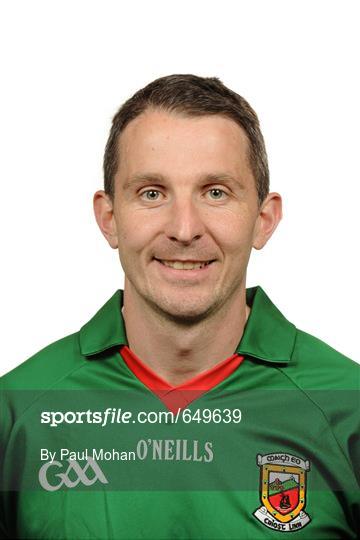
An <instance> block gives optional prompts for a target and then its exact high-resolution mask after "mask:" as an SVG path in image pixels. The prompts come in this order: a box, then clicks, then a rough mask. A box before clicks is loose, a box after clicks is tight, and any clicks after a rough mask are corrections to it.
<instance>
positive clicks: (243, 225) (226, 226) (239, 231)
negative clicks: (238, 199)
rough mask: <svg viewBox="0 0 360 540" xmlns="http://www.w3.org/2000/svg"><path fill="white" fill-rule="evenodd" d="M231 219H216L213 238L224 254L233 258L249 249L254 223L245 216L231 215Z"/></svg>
mask: <svg viewBox="0 0 360 540" xmlns="http://www.w3.org/2000/svg"><path fill="white" fill-rule="evenodd" d="M231 217H232V219H229V220H227V219H218V220H217V222H216V227H213V231H214V238H215V240H216V241H217V242H218V244H219V245H220V246H222V248H223V250H224V253H225V254H230V255H233V256H235V257H238V256H241V254H242V253H247V252H248V251H249V250H250V249H251V245H252V238H253V233H254V223H253V221H252V220H250V219H249V218H248V216H246V215H239V214H238V215H235V216H234V215H233V216H231Z"/></svg>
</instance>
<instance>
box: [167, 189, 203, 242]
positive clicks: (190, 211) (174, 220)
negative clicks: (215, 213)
mask: <svg viewBox="0 0 360 540" xmlns="http://www.w3.org/2000/svg"><path fill="white" fill-rule="evenodd" d="M204 231H205V225H204V222H203V220H202V217H201V213H200V210H199V208H197V207H196V205H195V204H194V201H193V200H191V199H190V198H189V199H186V200H184V198H183V199H182V200H181V201H180V200H177V201H176V202H174V204H173V205H172V206H171V209H170V214H169V218H168V221H167V226H166V235H167V236H168V238H169V239H170V240H172V241H174V242H175V241H177V242H181V243H183V244H191V242H193V241H194V240H198V239H199V238H201V236H202V235H203V234H204Z"/></svg>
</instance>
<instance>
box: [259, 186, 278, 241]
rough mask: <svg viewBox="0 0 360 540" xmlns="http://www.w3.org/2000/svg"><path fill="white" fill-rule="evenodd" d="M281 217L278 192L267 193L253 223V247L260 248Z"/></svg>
mask: <svg viewBox="0 0 360 540" xmlns="http://www.w3.org/2000/svg"><path fill="white" fill-rule="evenodd" d="M281 218H282V200H281V196H280V195H279V193H269V194H268V196H267V197H266V199H265V200H264V201H263V203H262V205H261V207H260V211H259V215H258V217H257V220H256V224H255V232H254V238H253V247H254V248H255V249H262V248H263V247H264V246H265V244H266V243H267V241H268V240H269V238H270V237H271V235H272V233H273V232H274V231H275V229H276V227H277V226H278V224H279V222H280V220H281Z"/></svg>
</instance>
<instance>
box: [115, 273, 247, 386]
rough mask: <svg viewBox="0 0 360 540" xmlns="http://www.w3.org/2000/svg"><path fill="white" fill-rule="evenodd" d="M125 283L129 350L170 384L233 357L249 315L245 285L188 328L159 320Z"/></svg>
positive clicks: (124, 312) (181, 381) (166, 320)
mask: <svg viewBox="0 0 360 540" xmlns="http://www.w3.org/2000/svg"><path fill="white" fill-rule="evenodd" d="M127 284H128V282H127V280H125V289H124V307H123V310H122V312H123V317H124V320H125V327H126V335H127V340H128V344H129V348H130V349H131V350H132V351H133V352H134V353H135V354H136V356H138V357H139V358H140V359H141V360H142V361H143V362H144V363H145V364H147V365H148V366H149V367H150V368H151V369H152V370H153V371H155V373H156V374H157V375H159V376H160V377H162V378H163V379H165V380H166V381H167V382H169V383H170V384H171V385H178V384H182V383H183V382H185V381H186V380H188V379H191V378H192V377H195V376H196V375H198V374H199V373H201V372H203V371H206V370H208V369H211V368H212V367H214V366H215V365H216V364H218V363H220V362H222V361H223V360H225V359H226V358H228V357H230V356H231V355H233V354H234V352H235V349H236V347H237V345H238V344H239V342H240V339H241V337H242V335H243V331H244V327H245V324H246V321H247V318H248V316H249V313H250V308H249V307H248V306H247V305H246V296H245V284H243V286H242V287H241V289H239V291H238V293H237V295H236V296H235V297H234V298H233V299H232V301H231V303H230V302H229V303H228V304H226V306H225V305H224V306H222V307H220V308H219V309H218V310H217V312H216V313H215V314H213V315H212V316H211V317H209V318H207V319H204V320H203V321H201V322H199V323H197V324H195V325H193V326H189V327H184V326H181V325H179V324H177V323H176V322H174V321H173V320H170V319H166V318H164V317H161V316H160V315H159V314H158V313H157V312H155V311H154V310H153V309H152V308H151V307H150V306H149V305H148V304H147V303H146V302H144V300H143V299H142V298H141V297H139V296H138V295H137V294H136V293H135V292H134V290H133V288H132V287H131V285H130V284H128V285H129V286H128V287H126V285H127Z"/></svg>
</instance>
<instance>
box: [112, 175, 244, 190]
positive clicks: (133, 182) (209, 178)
mask: <svg viewBox="0 0 360 540" xmlns="http://www.w3.org/2000/svg"><path fill="white" fill-rule="evenodd" d="M199 180H200V181H201V182H210V183H214V184H216V183H217V182H229V183H231V184H236V185H237V187H240V189H245V186H244V184H243V182H242V180H241V178H238V177H236V178H235V177H234V176H232V175H231V174H228V173H207V174H203V175H200V177H199ZM149 182H151V183H154V184H156V183H165V182H166V177H165V176H163V175H162V174H159V173H150V172H149V173H138V174H134V175H132V176H130V177H129V178H128V179H127V180H126V182H125V184H124V186H123V190H127V189H129V188H130V187H136V186H141V185H143V184H147V183H149Z"/></svg>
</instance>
